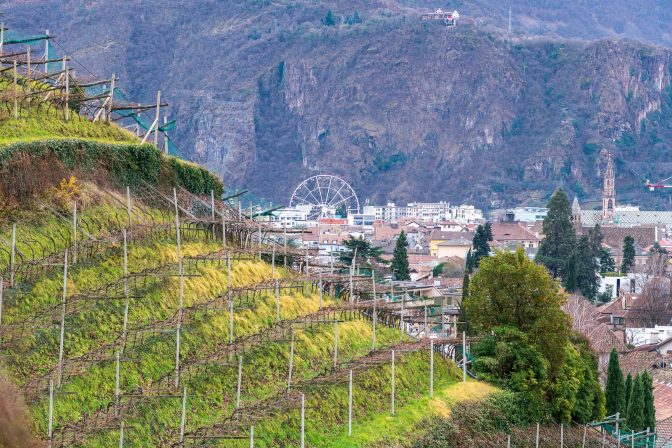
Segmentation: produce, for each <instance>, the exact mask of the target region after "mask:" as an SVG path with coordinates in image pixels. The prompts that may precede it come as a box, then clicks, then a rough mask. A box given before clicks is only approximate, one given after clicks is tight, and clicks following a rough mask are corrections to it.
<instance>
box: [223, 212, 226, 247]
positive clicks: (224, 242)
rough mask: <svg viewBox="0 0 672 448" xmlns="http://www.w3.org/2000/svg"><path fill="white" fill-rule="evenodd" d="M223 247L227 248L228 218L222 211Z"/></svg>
mask: <svg viewBox="0 0 672 448" xmlns="http://www.w3.org/2000/svg"><path fill="white" fill-rule="evenodd" d="M222 249H224V250H226V218H225V217H224V214H223V213H222Z"/></svg>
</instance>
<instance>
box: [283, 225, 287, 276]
mask: <svg viewBox="0 0 672 448" xmlns="http://www.w3.org/2000/svg"><path fill="white" fill-rule="evenodd" d="M282 233H283V239H282V244H283V246H284V250H285V253H284V256H283V257H282V258H283V260H284V265H285V269H287V226H286V225H283V226H282Z"/></svg>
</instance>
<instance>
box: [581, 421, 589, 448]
mask: <svg viewBox="0 0 672 448" xmlns="http://www.w3.org/2000/svg"><path fill="white" fill-rule="evenodd" d="M587 432H588V425H584V426H583V440H582V442H581V448H586V433H587Z"/></svg>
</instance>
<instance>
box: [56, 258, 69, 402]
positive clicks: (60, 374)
mask: <svg viewBox="0 0 672 448" xmlns="http://www.w3.org/2000/svg"><path fill="white" fill-rule="evenodd" d="M67 295H68V250H67V249H66V250H65V256H64V264H63V299H62V304H63V310H62V313H61V338H60V342H59V346H58V378H57V382H56V386H57V387H58V388H59V389H60V388H61V380H62V378H63V342H64V340H65V305H66V298H67Z"/></svg>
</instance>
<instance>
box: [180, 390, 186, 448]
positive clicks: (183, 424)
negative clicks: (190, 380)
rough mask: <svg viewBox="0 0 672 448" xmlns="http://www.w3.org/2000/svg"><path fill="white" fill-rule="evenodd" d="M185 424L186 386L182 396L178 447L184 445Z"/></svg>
mask: <svg viewBox="0 0 672 448" xmlns="http://www.w3.org/2000/svg"><path fill="white" fill-rule="evenodd" d="M186 423H187V386H184V393H183V394H182V419H181V421H180V446H183V445H184V426H185V424H186Z"/></svg>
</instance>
